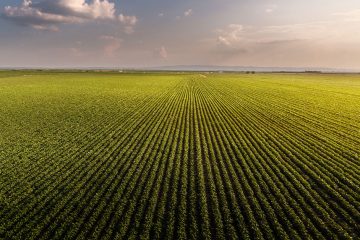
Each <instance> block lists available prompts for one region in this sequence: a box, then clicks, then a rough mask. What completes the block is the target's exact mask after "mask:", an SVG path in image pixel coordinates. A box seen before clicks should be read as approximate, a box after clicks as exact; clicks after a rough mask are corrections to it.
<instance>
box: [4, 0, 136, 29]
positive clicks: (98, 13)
mask: <svg viewBox="0 0 360 240" xmlns="http://www.w3.org/2000/svg"><path fill="white" fill-rule="evenodd" d="M2 17H4V18H6V19H8V20H11V21H13V22H15V23H17V24H19V25H23V26H31V27H33V28H35V29H40V30H45V29H46V30H55V29H58V25H59V24H74V23H84V22H89V21H96V20H111V21H118V22H120V23H121V24H123V25H124V26H125V30H126V32H133V28H134V26H135V25H136V23H137V17H136V16H126V15H123V14H120V15H119V16H117V15H116V8H115V3H112V2H109V0H92V1H90V2H87V1H85V0H42V1H40V2H37V3H33V2H32V1H31V0H23V2H22V4H21V5H20V6H6V7H5V8H4V11H3V13H2Z"/></svg>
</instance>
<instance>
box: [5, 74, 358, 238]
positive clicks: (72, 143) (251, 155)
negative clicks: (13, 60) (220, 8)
mask: <svg viewBox="0 0 360 240" xmlns="http://www.w3.org/2000/svg"><path fill="white" fill-rule="evenodd" d="M359 157H360V75H355V74H353V75H351V74H235V73H223V74H220V73H166V72H163V73H115V72H82V73H80V72H68V73H66V72H55V71H42V72H41V71H1V72H0V238H4V239H98V238H102V239H138V238H142V239H160V238H161V239H249V238H251V239H338V238H341V239H351V238H353V239H357V238H359V237H360V235H359V232H360V226H359V224H360V187H359V186H360V159H359Z"/></svg>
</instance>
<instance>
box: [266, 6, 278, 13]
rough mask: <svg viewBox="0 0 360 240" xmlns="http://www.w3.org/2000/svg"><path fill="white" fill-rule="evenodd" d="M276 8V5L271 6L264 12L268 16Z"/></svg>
mask: <svg viewBox="0 0 360 240" xmlns="http://www.w3.org/2000/svg"><path fill="white" fill-rule="evenodd" d="M277 8H278V6H277V5H276V4H271V5H268V6H267V7H266V9H265V12H266V13H269V14H270V13H273V12H274V11H275V10H276V9H277Z"/></svg>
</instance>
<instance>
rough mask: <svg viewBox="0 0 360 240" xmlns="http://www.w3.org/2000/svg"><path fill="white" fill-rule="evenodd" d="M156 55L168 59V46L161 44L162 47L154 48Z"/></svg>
mask: <svg viewBox="0 0 360 240" xmlns="http://www.w3.org/2000/svg"><path fill="white" fill-rule="evenodd" d="M154 57H155V58H160V59H167V58H168V53H167V50H166V48H165V47H164V46H161V47H160V48H156V49H155V50H154Z"/></svg>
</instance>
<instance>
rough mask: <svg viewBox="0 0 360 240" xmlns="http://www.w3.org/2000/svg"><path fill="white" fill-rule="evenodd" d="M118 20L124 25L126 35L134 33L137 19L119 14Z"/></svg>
mask: <svg viewBox="0 0 360 240" xmlns="http://www.w3.org/2000/svg"><path fill="white" fill-rule="evenodd" d="M118 19H119V21H120V22H121V23H123V24H124V25H125V32H126V33H128V34H131V33H133V32H134V26H135V25H136V23H137V22H138V19H137V17H136V16H125V15H123V14H120V15H119V16H118Z"/></svg>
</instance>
